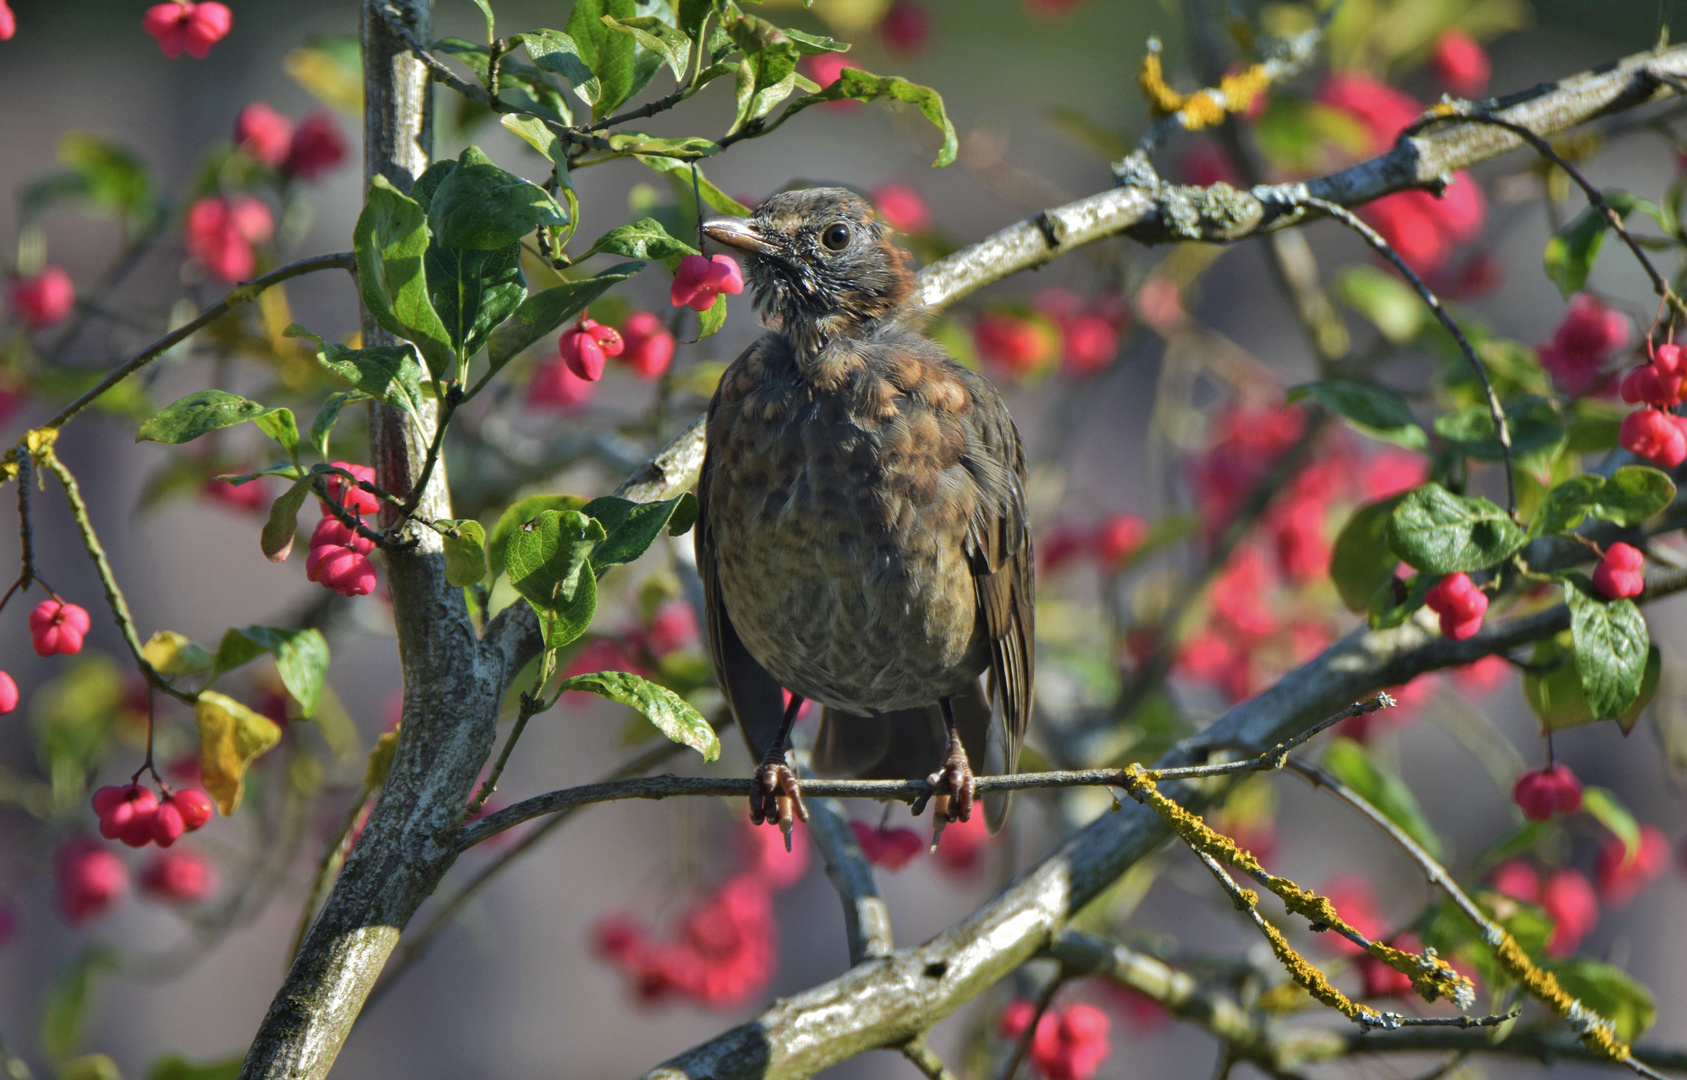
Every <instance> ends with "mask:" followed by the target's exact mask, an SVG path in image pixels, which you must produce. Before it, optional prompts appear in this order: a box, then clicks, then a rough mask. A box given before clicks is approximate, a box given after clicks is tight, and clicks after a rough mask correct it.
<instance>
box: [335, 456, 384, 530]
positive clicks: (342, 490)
mask: <svg viewBox="0 0 1687 1080" xmlns="http://www.w3.org/2000/svg"><path fill="white" fill-rule="evenodd" d="M328 464H330V465H332V466H334V467H335V468H336V469H344V470H345V471H346V472H348V473H351V474H352V476H354V477H355V478H357V479H358V480H361V481H363V482H364V483H366V484H373V483H374V482H375V470H374V468H373V467H371V466H368V465H353V464H352V463H351V462H349V461H330V462H329V463H328ZM322 486H323V488H324V490H326V491H327V492H328V497H329V498H330V499H332V500H333V501H334V502H337V503H339V504H340V505H341V506H343V507H344V508H345V510H346V512H347V513H348V514H362V515H364V516H365V517H367V518H370V519H373V518H374V517H375V515H376V514H378V513H379V512H380V510H381V502H380V500H379V499H377V498H376V497H375V495H374V493H372V492H368V491H364V490H363V489H362V488H360V487H357V486H356V485H355V484H352V483H350V482H348V481H347V480H346V478H345V477H343V476H341V475H340V474H338V473H329V474H328V475H327V476H324V477H323V479H322Z"/></svg>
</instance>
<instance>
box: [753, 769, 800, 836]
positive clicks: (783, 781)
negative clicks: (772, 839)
mask: <svg viewBox="0 0 1687 1080" xmlns="http://www.w3.org/2000/svg"><path fill="white" fill-rule="evenodd" d="M807 820H808V807H806V806H804V805H803V801H802V791H801V790H800V789H799V788H798V787H797V777H796V774H795V773H793V772H792V771H791V767H790V766H789V765H787V764H785V755H784V754H782V753H769V754H768V755H767V756H766V757H765V758H763V759H762V763H761V766H760V767H759V768H757V769H756V787H755V791H754V792H752V793H751V795H750V821H751V823H752V824H755V825H760V824H762V823H763V822H768V823H771V824H774V825H777V826H779V831H780V832H782V833H784V834H785V850H786V851H789V850H791V827H792V825H793V824H794V823H795V822H798V821H807Z"/></svg>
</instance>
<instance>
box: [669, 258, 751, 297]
mask: <svg viewBox="0 0 1687 1080" xmlns="http://www.w3.org/2000/svg"><path fill="white" fill-rule="evenodd" d="M743 291H744V271H743V269H742V268H740V267H739V265H738V262H737V260H735V259H733V258H732V257H731V256H730V255H711V256H709V257H708V258H706V259H705V258H704V257H703V256H701V255H687V256H685V257H684V258H683V259H681V260H680V261H679V269H677V270H675V271H674V283H673V285H671V286H670V287H669V289H668V300H669V302H670V303H672V304H673V305H674V306H675V307H688V308H690V309H691V310H692V311H708V310H709V309H710V308H712V307H714V306H715V300H716V299H717V298H719V297H720V295H721V294H722V293H731V294H732V295H734V296H736V295H738V294H739V293H741V292H743Z"/></svg>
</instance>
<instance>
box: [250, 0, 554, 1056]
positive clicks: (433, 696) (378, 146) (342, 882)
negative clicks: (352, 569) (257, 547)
mask: <svg viewBox="0 0 1687 1080" xmlns="http://www.w3.org/2000/svg"><path fill="white" fill-rule="evenodd" d="M382 3H383V0H363V17H362V35H363V69H364V132H365V134H364V139H365V145H364V175H365V178H366V179H367V178H369V177H372V176H374V175H376V174H380V175H383V176H386V177H387V178H388V179H390V180H391V181H392V182H393V183H394V185H396V186H398V187H399V188H401V189H408V188H409V186H410V184H411V183H412V182H413V181H414V180H415V178H416V177H417V176H418V175H420V174H421V172H422V170H423V169H425V168H426V167H427V165H428V162H429V157H430V154H431V150H432V141H433V125H432V108H431V104H430V98H431V93H430V87H429V84H428V79H427V74H426V71H425V69H424V68H423V67H422V65H421V64H420V63H418V62H417V61H416V60H415V59H414V58H413V57H412V56H410V55H409V53H408V52H406V51H405V49H404V47H403V44H402V43H401V42H400V41H398V40H397V39H396V38H395V37H394V36H393V35H392V34H391V32H390V31H389V30H388V28H387V25H386V22H385V21H384V20H383V19H382V17H381V15H380V14H379V8H380V6H382ZM394 6H396V7H397V8H398V9H399V10H400V11H401V12H402V13H403V16H404V18H405V19H406V21H407V22H409V24H410V25H411V27H412V28H413V29H414V30H415V32H416V34H417V35H418V36H419V37H421V38H423V39H424V40H425V39H427V38H428V37H430V36H431V34H430V24H431V21H432V20H431V14H432V13H431V3H430V0H396V3H395V5H394ZM363 335H364V341H365V342H367V343H368V344H371V345H379V344H390V343H391V342H392V339H391V338H390V336H388V335H386V334H384V332H382V331H381V330H380V329H379V328H378V327H376V326H375V324H374V323H373V321H372V320H371V319H370V318H369V316H368V314H367V312H365V314H364V319H363ZM432 421H433V416H432V414H431V413H430V414H429V415H427V416H425V417H424V419H423V422H422V423H419V424H418V423H415V422H412V421H411V420H410V419H409V418H408V417H406V415H405V414H404V413H403V412H401V411H399V410H396V409H392V408H390V407H377V408H375V409H374V411H373V412H372V414H371V416H370V443H371V447H370V449H371V454H372V459H373V461H374V464H375V468H376V474H377V480H378V482H379V483H380V484H381V486H383V487H384V488H386V489H387V490H389V491H393V492H398V493H405V492H408V491H410V490H411V488H412V486H413V485H414V483H415V481H416V480H417V479H418V478H419V474H420V472H421V468H422V463H423V460H424V459H425V457H426V453H427V445H428V441H429V439H430V438H431V436H432V433H433V422H432ZM419 512H420V513H421V514H422V515H423V516H426V517H429V518H437V517H449V516H450V512H451V507H450V496H449V494H448V493H447V491H446V485H445V470H444V468H443V467H440V468H436V469H435V470H434V472H433V475H432V479H431V481H430V483H429V485H428V490H427V492H426V493H425V496H424V498H423V499H422V502H421V506H420V509H419ZM414 532H415V536H416V538H417V539H418V540H419V541H420V543H419V544H418V545H417V546H416V547H415V548H413V549H411V550H409V551H405V552H397V553H388V555H387V556H386V559H385V564H386V572H387V584H388V587H389V589H390V590H391V593H392V604H393V618H394V620H395V622H396V623H397V629H398V648H399V656H400V659H401V661H402V664H403V671H404V726H403V730H402V734H401V736H400V738H399V744H398V749H397V753H396V755H395V757H394V760H393V765H392V771H391V773H390V774H389V776H388V778H387V782H386V785H385V786H384V787H383V789H382V792H381V797H380V800H379V801H378V802H377V804H376V806H375V809H374V811H373V813H372V814H371V815H370V818H369V823H368V825H367V826H366V827H365V829H364V831H363V838H362V840H361V842H359V843H358V845H357V847H356V848H354V849H353V851H352V854H351V857H350V858H349V859H348V860H347V862H346V866H345V869H344V871H343V872H342V873H341V875H340V878H339V880H338V882H337V883H336V884H335V886H334V889H333V892H332V893H331V894H330V895H329V897H328V900H327V903H326V904H325V905H324V906H323V910H322V913H321V914H320V915H319V916H318V917H317V919H316V922H315V923H314V924H313V925H312V926H311V928H310V932H309V933H308V934H307V935H306V936H305V939H304V942H303V944H302V946H301V947H300V949H299V954H298V956H297V957H295V958H294V960H293V965H292V968H291V970H290V971H289V972H288V973H287V979H286V982H285V983H284V984H283V985H282V987H281V989H280V991H279V992H278V993H277V994H276V996H275V1000H274V1002H273V1003H272V1004H271V1005H270V1009H269V1014H268V1015H267V1016H266V1017H265V1018H264V1022H263V1025H262V1027H260V1028H259V1030H258V1034H257V1037H256V1039H255V1040H254V1041H253V1043H252V1048H251V1050H250V1051H249V1052H248V1054H247V1057H246V1063H245V1066H244V1067H243V1068H242V1069H241V1072H240V1076H241V1078H242V1080H257V1078H260V1077H262V1078H265V1080H276V1078H280V1077H289V1078H313V1080H314V1078H319V1077H322V1076H325V1075H327V1073H328V1070H329V1069H330V1068H331V1067H332V1066H333V1064H334V1059H335V1057H336V1056H337V1055H338V1054H339V1051H340V1047H341V1046H342V1045H343V1044H344V1043H345V1040H346V1036H347V1034H349V1033H350V1031H351V1027H352V1023H353V1022H354V1021H355V1020H356V1019H357V1015H358V1013H359V1011H361V1009H362V1008H363V1002H364V999H365V998H366V997H367V996H368V993H369V990H370V988H371V987H372V986H373V985H374V984H375V979H376V977H377V976H379V975H380V973H381V969H382V967H383V966H384V965H385V964H386V960H387V957H388V955H389V954H390V953H391V952H392V949H393V946H394V945H395V944H396V943H397V941H398V936H399V933H400V932H401V931H402V930H403V928H404V925H405V924H406V923H407V922H408V921H409V920H410V917H411V916H412V915H413V914H414V913H415V911H416V909H417V907H418V906H420V905H421V903H422V901H423V900H425V899H427V897H428V896H429V895H430V894H432V892H433V891H434V889H435V887H436V886H437V885H438V883H439V879H440V877H441V876H442V875H443V874H444V873H445V871H446V870H447V869H449V868H450V866H451V863H452V862H453V860H454V858H455V855H454V852H453V844H452V837H453V834H454V833H455V832H456V830H457V827H458V817H459V814H460V813H461V810H462V808H463V806H464V805H465V804H466V803H467V801H468V799H469V797H470V795H471V793H472V791H473V787H474V783H475V779H476V777H477V776H478V775H479V773H480V770H481V768H482V767H483V766H484V764H485V762H486V759H487V758H488V757H489V756H490V753H491V748H492V743H493V738H494V735H495V733H496V724H497V717H498V706H499V703H500V700H501V698H502V695H503V688H504V686H505V683H506V681H507V679H506V673H507V672H508V671H509V670H510V669H511V668H512V667H513V666H514V665H515V664H516V663H518V662H519V661H520V659H521V657H520V656H519V655H517V654H516V652H513V651H512V652H509V653H506V652H504V651H502V650H500V649H498V648H496V647H494V646H492V645H490V644H487V645H483V644H482V643H481V642H480V641H478V640H477V639H476V637H475V632H474V626H473V624H472V623H471V622H470V621H469V617H468V612H467V610H466V608H465V606H464V603H463V596H462V591H461V590H460V589H455V588H452V587H451V585H450V584H449V583H448V582H447V581H446V580H445V559H444V555H443V554H442V553H441V549H440V542H439V537H438V535H437V534H436V533H434V532H433V531H432V530H430V529H415V530H414ZM368 602H372V601H365V603H368ZM523 644H526V645H530V644H531V643H522V642H519V641H514V642H512V643H511V645H510V646H509V647H510V648H511V649H512V650H517V649H520V648H521V647H522V646H523Z"/></svg>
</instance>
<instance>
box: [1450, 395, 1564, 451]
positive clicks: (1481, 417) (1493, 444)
mask: <svg viewBox="0 0 1687 1080" xmlns="http://www.w3.org/2000/svg"><path fill="white" fill-rule="evenodd" d="M1504 404H1505V421H1506V426H1507V427H1508V428H1509V429H1510V431H1511V453H1512V457H1513V459H1514V460H1515V459H1516V458H1519V457H1522V456H1524V455H1526V454H1534V453H1539V452H1542V451H1549V452H1550V451H1555V450H1556V449H1557V448H1559V447H1562V446H1563V444H1564V439H1565V427H1564V420H1563V418H1562V417H1561V416H1559V415H1558V410H1557V409H1556V408H1555V407H1554V406H1553V404H1552V402H1550V401H1548V400H1547V399H1546V398H1543V397H1536V396H1534V395H1525V396H1523V397H1519V398H1514V399H1513V400H1511V401H1508V402H1505V403H1504ZM1435 433H1436V434H1437V435H1439V436H1441V437H1442V438H1443V439H1445V440H1446V441H1447V445H1448V447H1449V449H1451V450H1453V451H1454V452H1455V453H1459V454H1463V455H1465V456H1466V457H1472V458H1475V459H1477V460H1478V461H1499V460H1501V459H1502V458H1503V457H1504V452H1503V451H1502V450H1501V449H1500V442H1499V439H1498V437H1497V436H1495V434H1494V417H1493V413H1491V412H1490V411H1489V409H1488V406H1487V405H1471V406H1469V407H1468V408H1465V409H1462V410H1460V411H1459V412H1456V413H1449V414H1447V415H1445V416H1438V417H1436V418H1435Z"/></svg>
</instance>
